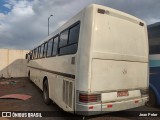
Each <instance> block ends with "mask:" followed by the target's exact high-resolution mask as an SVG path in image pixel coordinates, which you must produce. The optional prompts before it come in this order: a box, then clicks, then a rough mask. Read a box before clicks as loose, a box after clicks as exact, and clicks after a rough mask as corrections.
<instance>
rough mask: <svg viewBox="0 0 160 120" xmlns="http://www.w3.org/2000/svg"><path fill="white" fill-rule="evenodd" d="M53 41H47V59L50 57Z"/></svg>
mask: <svg viewBox="0 0 160 120" xmlns="http://www.w3.org/2000/svg"><path fill="white" fill-rule="evenodd" d="M52 47H53V39H51V40H49V41H48V49H47V57H50V56H51V55H52Z"/></svg>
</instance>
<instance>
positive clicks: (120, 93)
mask: <svg viewBox="0 0 160 120" xmlns="http://www.w3.org/2000/svg"><path fill="white" fill-rule="evenodd" d="M123 96H129V93H128V91H118V92H117V97H123Z"/></svg>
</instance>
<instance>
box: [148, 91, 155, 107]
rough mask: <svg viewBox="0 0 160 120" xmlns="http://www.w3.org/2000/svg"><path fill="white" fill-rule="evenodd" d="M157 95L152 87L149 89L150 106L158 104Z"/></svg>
mask: <svg viewBox="0 0 160 120" xmlns="http://www.w3.org/2000/svg"><path fill="white" fill-rule="evenodd" d="M156 103H157V102H156V95H155V93H154V91H153V90H152V89H150V90H149V104H150V106H155V105H156Z"/></svg>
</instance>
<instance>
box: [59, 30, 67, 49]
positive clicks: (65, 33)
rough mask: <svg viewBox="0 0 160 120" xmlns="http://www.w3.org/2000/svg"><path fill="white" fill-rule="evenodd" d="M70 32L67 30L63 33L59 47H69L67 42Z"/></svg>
mask: <svg viewBox="0 0 160 120" xmlns="http://www.w3.org/2000/svg"><path fill="white" fill-rule="evenodd" d="M68 31H69V30H65V31H63V32H62V33H61V35H60V42H59V47H63V46H66V45H67V42H68Z"/></svg>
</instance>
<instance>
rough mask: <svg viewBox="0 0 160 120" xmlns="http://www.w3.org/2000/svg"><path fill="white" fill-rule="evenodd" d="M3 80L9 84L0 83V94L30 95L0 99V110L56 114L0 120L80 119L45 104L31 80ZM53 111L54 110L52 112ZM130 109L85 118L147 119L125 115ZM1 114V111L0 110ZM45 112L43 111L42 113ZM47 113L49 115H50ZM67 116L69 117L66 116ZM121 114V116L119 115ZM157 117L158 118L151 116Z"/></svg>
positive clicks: (150, 109) (96, 119) (98, 119)
mask: <svg viewBox="0 0 160 120" xmlns="http://www.w3.org/2000/svg"><path fill="white" fill-rule="evenodd" d="M4 81H10V84H0V96H2V95H6V94H15V93H19V94H27V95H31V96H32V97H31V98H30V99H28V100H25V101H23V100H16V99H0V111H50V112H51V113H50V112H48V114H49V113H50V114H52V113H53V114H55V113H58V116H56V115H55V117H42V118H0V120H7V119H8V120H28V119H29V120H66V119H68V120H70V119H73V120H74V119H78V120H80V119H82V116H73V115H72V114H68V113H66V112H64V111H63V110H61V109H60V108H59V107H58V106H57V105H56V104H54V103H53V104H51V105H46V104H44V102H43V99H42V91H41V90H40V89H39V88H38V87H36V86H35V85H34V84H33V83H32V82H30V81H29V80H28V79H27V78H17V79H8V80H6V79H4V80H0V83H4ZM11 81H14V82H11ZM53 111H54V112H53ZM130 111H138V113H140V112H143V111H146V113H148V112H147V111H154V113H156V111H159V113H160V109H158V108H152V107H147V106H145V107H139V108H136V109H132V110H130ZM130 111H123V112H116V113H109V114H104V115H99V116H93V117H89V118H86V119H89V120H106V119H107V120H108V119H109V120H113V119H116V120H127V119H146V120H149V119H150V118H149V117H148V118H147V117H140V118H133V117H126V115H128V116H130V115H131V116H132V115H133V114H135V113H134V112H130ZM0 114H1V112H0ZM44 114H45V113H44ZM50 114H49V115H50ZM67 116H69V117H67ZM119 116H121V117H119ZM152 119H157V120H158V118H153V117H152Z"/></svg>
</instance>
